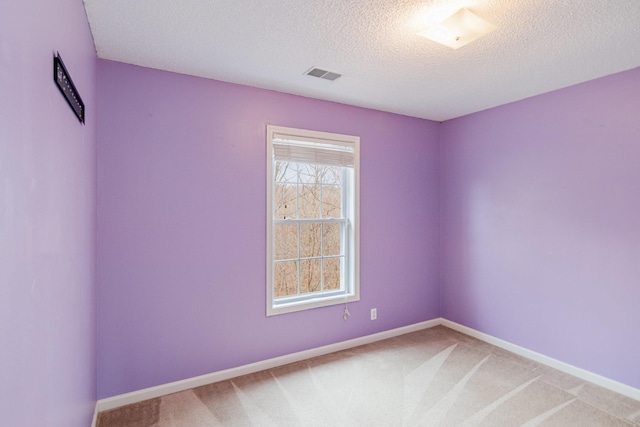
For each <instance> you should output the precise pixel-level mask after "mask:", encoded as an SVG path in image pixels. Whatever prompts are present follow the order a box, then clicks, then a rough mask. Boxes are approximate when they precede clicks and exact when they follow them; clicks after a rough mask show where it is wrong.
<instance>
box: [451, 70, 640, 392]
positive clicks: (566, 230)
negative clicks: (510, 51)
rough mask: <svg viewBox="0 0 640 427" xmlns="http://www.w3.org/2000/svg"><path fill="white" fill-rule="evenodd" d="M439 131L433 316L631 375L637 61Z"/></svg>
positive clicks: (635, 373) (639, 315)
mask: <svg viewBox="0 0 640 427" xmlns="http://www.w3.org/2000/svg"><path fill="white" fill-rule="evenodd" d="M440 142H441V165H440V167H441V171H442V173H441V180H442V187H441V198H440V202H441V230H442V234H441V250H442V254H441V284H440V286H441V293H442V314H443V316H444V317H445V318H447V319H450V320H453V321H456V322H459V323H462V324H464V325H467V326H470V327H472V328H475V329H478V330H480V331H483V332H486V333H488V334H490V335H494V336H496V337H499V338H502V339H505V340H507V341H510V342H513V343H515V344H519V345H522V346H524V347H527V348H530V349H532V350H535V351H538V352H540V353H543V354H546V355H548V356H551V357H554V358H557V359H559V360H562V361H564V362H567V363H570V364H572V365H575V366H578V367H581V368H584V369H587V370H589V371H592V372H596V373H599V374H601V375H604V376H605V377H609V378H612V379H614V380H618V381H621V382H623V383H626V384H628V385H631V386H633V387H640V364H639V363H638V355H640V332H639V331H640V68H638V69H635V70H631V71H628V72H624V73H620V74H617V75H612V76H609V77H605V78H601V79H598V80H594V81H591V82H587V83H584V84H580V85H577V86H573V87H570V88H567V89H563V90H559V91H556V92H552V93H548V94H545V95H541V96H537V97H534V98H530V99H527V100H524V101H521V102H517V103H514V104H510V105H506V106H502V107H498V108H494V109H492V110H487V111H484V112H481V113H477V114H473V115H470V116H466V117H463V118H460V119H457V120H452V121H449V122H446V123H444V124H443V125H442V127H441V133H440Z"/></svg>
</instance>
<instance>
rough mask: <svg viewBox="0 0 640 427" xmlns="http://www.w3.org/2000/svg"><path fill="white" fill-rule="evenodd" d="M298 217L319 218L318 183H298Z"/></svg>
mask: <svg viewBox="0 0 640 427" xmlns="http://www.w3.org/2000/svg"><path fill="white" fill-rule="evenodd" d="M299 191H300V198H299V200H298V203H299V215H300V218H320V185H315V184H300V186H299Z"/></svg>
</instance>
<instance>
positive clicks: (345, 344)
mask: <svg viewBox="0 0 640 427" xmlns="http://www.w3.org/2000/svg"><path fill="white" fill-rule="evenodd" d="M441 323H442V319H440V318H438V319H432V320H427V321H425V322H420V323H415V324H413V325H409V326H403V327H401V328H397V329H391V330H389V331H384V332H378V333H376V334H372V335H366V336H364V337H359V338H354V339H351V340H348V341H342V342H338V343H335V344H329V345H325V346H322V347H317V348H312V349H309V350H304V351H300V352H297V353H292V354H287V355H285V356H280V357H275V358H273V359H268V360H263V361H260V362H256V363H251V364H248V365H243V366H238V367H236V368H231V369H226V370H224V371H218V372H213V373H210V374H205V375H201V376H198V377H193V378H187V379H185V380H180V381H175V382H171V383H167V384H162V385H158V386H155V387H149V388H145V389H142V390H138V391H134V392H131V393H126V394H121V395H118V396H113V397H108V398H106V399H100V400H98V402H97V403H96V408H97V411H98V412H100V411H107V410H109V409H114V408H118V407H120V406H125V405H130V404H132V403H137V402H141V401H143V400H147V399H153V398H156V397H160V396H164V395H167V394H171V393H176V392H179V391H183V390H188V389H190V388H194V387H200V386H203V385H207V384H211V383H215V382H219V381H224V380H228V379H230V378H235V377H238V376H241V375H247V374H252V373H254V372H259V371H264V370H266V369H271V368H275V367H278V366H282V365H287V364H289V363H294V362H299V361H302V360H306V359H310V358H312V357H317V356H322V355H325V354H329V353H334V352H336V351H341V350H346V349H349V348H353V347H358V346H361V345H365V344H370V343H373V342H376V341H381V340H386V339H388V338H393V337H396V336H399V335H404V334H408V333H410V332H415V331H419V330H421V329H428V328H432V327H434V326H437V325H440V324H441Z"/></svg>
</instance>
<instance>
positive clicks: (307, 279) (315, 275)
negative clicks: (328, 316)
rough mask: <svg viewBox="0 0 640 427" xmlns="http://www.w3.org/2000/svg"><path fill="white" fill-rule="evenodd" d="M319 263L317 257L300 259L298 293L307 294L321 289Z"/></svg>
mask: <svg viewBox="0 0 640 427" xmlns="http://www.w3.org/2000/svg"><path fill="white" fill-rule="evenodd" d="M320 268H321V263H320V260H319V259H304V260H302V261H300V293H301V294H307V293H312V292H320V290H321V281H320V280H321V278H320V273H321V270H320Z"/></svg>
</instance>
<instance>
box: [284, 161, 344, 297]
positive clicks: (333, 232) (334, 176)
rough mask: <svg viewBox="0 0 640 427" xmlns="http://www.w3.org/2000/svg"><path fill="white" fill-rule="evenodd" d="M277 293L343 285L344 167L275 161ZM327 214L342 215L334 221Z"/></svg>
mask: <svg viewBox="0 0 640 427" xmlns="http://www.w3.org/2000/svg"><path fill="white" fill-rule="evenodd" d="M273 170H274V191H273V199H274V200H273V208H274V216H275V218H274V219H276V220H305V221H304V222H292V223H290V224H289V223H286V221H285V223H282V221H279V222H278V223H276V224H274V254H275V257H274V260H275V264H274V285H273V286H274V297H275V298H281V297H287V296H296V295H303V294H312V293H318V292H324V291H327V290H339V289H340V288H341V283H340V281H341V269H342V268H343V263H344V256H345V254H344V245H343V244H342V241H341V240H342V236H343V228H344V227H345V221H344V215H343V207H342V200H343V197H342V196H343V194H342V191H343V188H342V181H343V168H342V167H339V166H325V165H314V164H299V163H293V162H286V161H276V162H274V169H273ZM327 220H342V221H341V222H331V221H327Z"/></svg>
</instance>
